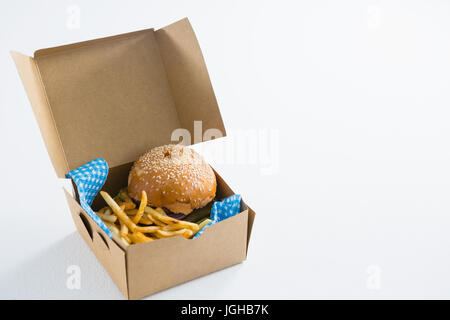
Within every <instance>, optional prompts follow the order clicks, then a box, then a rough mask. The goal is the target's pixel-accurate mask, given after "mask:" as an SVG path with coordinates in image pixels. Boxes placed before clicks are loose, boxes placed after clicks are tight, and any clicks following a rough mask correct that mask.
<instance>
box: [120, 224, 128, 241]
mask: <svg viewBox="0 0 450 320" xmlns="http://www.w3.org/2000/svg"><path fill="white" fill-rule="evenodd" d="M127 234H128V227H127V225H126V224H125V223H123V222H122V221H120V236H121V237H123V236H126V235H127Z"/></svg>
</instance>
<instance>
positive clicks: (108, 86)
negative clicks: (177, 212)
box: [12, 18, 226, 177]
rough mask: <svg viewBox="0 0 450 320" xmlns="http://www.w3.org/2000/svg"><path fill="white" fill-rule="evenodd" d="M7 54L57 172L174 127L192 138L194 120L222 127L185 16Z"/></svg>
mask: <svg viewBox="0 0 450 320" xmlns="http://www.w3.org/2000/svg"><path fill="white" fill-rule="evenodd" d="M12 56H13V58H14V61H15V63H16V66H17V69H18V71H19V74H20V76H21V78H22V82H23V84H24V87H25V90H26V92H27V95H28V97H29V100H30V102H31V104H32V107H33V110H34V112H35V116H36V118H37V121H38V124H39V127H40V129H41V133H42V135H43V138H44V141H45V143H46V146H47V150H48V152H49V154H50V158H51V160H52V163H53V166H54V167H55V170H56V173H57V175H58V176H59V177H64V176H65V174H66V173H67V172H68V171H69V170H73V169H76V168H78V167H79V166H81V165H83V164H84V163H86V162H88V161H90V160H92V159H94V158H104V159H105V160H106V161H107V162H108V164H109V166H110V167H115V166H118V165H122V164H125V163H129V162H132V161H135V160H136V159H137V158H138V157H139V155H141V154H142V153H144V152H145V151H147V150H148V149H150V148H152V147H155V146H159V145H163V144H167V143H170V142H171V136H172V133H173V131H174V130H175V129H177V128H184V129H187V130H188V131H189V132H190V135H191V137H192V139H191V140H190V141H186V139H184V141H183V144H191V142H192V141H193V138H194V121H197V120H201V121H202V132H200V134H203V132H205V131H206V130H208V129H218V130H220V131H221V134H222V135H223V136H225V134H226V133H225V128H224V125H223V122H222V117H221V115H220V111H219V108H218V105H217V101H216V98H215V95H214V91H213V88H212V86H211V82H210V79H209V75H208V71H207V69H206V65H205V62H204V59H203V55H202V52H201V49H200V46H199V44H198V42H197V39H196V36H195V34H194V31H193V30H192V27H191V25H190V23H189V21H188V19H186V18H185V19H183V20H180V21H178V22H176V23H174V24H171V25H169V26H167V27H164V28H161V29H159V30H156V31H155V30H153V29H147V30H142V31H137V32H132V33H127V34H122V35H117V36H112V37H108V38H102V39H96V40H91V41H86V42H80V43H75V44H69V45H65V46H60V47H55V48H49V49H43V50H38V51H36V52H35V54H34V58H32V57H28V56H26V55H23V54H20V53H17V52H13V53H12ZM197 130H198V129H197ZM197 130H196V131H197ZM198 134H199V133H198V132H196V135H198ZM211 136H212V135H211ZM215 136H216V137H217V135H215ZM206 138H207V137H206ZM197 140H198V138H197ZM195 142H197V141H195Z"/></svg>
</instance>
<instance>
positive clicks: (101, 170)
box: [66, 159, 112, 238]
mask: <svg viewBox="0 0 450 320" xmlns="http://www.w3.org/2000/svg"><path fill="white" fill-rule="evenodd" d="M107 176H108V164H107V163H106V161H105V160H104V159H94V160H92V161H90V162H88V163H86V164H85V165H82V166H81V167H79V168H78V169H75V170H72V171H69V172H68V173H67V174H66V178H69V179H70V178H72V180H73V182H75V184H76V186H77V189H78V195H79V197H80V205H81V207H82V208H83V209H84V211H86V213H87V214H88V215H89V217H91V219H92V220H94V221H95V223H96V224H97V225H98V226H99V227H100V228H101V229H102V230H103V231H105V233H106V234H107V235H108V236H109V237H110V238H111V237H112V233H111V230H109V229H108V227H107V226H106V225H105V223H104V222H103V221H102V219H100V218H99V216H97V214H96V213H95V212H94V211H93V210H92V208H91V204H92V201H94V198H95V196H96V195H97V193H98V192H99V191H100V190H101V188H102V187H103V185H104V184H105V181H106V177H107Z"/></svg>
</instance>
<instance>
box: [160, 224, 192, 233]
mask: <svg viewBox="0 0 450 320" xmlns="http://www.w3.org/2000/svg"><path fill="white" fill-rule="evenodd" d="M181 229H186V226H183V225H181V224H178V223H177V224H173V223H172V224H166V225H165V226H164V227H162V228H161V230H164V231H175V230H181Z"/></svg>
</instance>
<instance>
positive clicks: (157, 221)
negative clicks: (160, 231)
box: [144, 206, 166, 227]
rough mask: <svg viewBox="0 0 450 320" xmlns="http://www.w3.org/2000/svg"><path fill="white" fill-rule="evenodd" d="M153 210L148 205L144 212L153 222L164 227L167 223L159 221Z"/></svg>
mask: <svg viewBox="0 0 450 320" xmlns="http://www.w3.org/2000/svg"><path fill="white" fill-rule="evenodd" d="M151 210H154V209H153V208H151V207H148V206H147V207H145V208H144V212H145V213H146V216H147V218H149V219H151V220H152V221H153V223H154V224H156V225H157V226H160V227H164V226H165V225H166V224H165V223H164V222H162V221H159V219H157V218H155V217H154V216H152V214H151Z"/></svg>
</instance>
